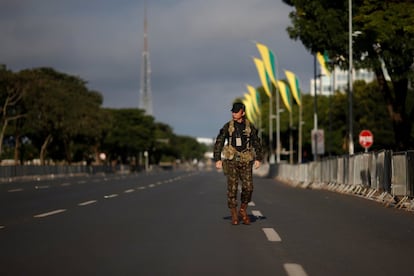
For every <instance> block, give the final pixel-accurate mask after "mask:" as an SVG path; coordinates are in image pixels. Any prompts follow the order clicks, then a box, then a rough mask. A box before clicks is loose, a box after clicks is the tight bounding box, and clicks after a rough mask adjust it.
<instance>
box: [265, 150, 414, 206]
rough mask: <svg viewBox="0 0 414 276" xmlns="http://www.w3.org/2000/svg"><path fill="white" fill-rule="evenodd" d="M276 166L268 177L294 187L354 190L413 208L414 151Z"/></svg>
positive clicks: (361, 155) (370, 153) (383, 151)
mask: <svg viewBox="0 0 414 276" xmlns="http://www.w3.org/2000/svg"><path fill="white" fill-rule="evenodd" d="M276 167H277V168H276V169H275V170H274V175H271V177H275V178H277V179H279V180H282V181H286V182H288V183H291V184H292V185H295V186H302V187H312V188H327V189H331V190H336V191H340V192H348V193H354V194H358V195H362V196H367V197H369V198H377V199H378V200H380V201H382V202H385V203H386V204H389V205H390V204H395V206H397V207H399V208H402V207H409V209H410V210H411V209H414V200H413V197H414V151H405V152H392V151H389V150H382V151H378V152H368V153H358V154H355V155H352V156H337V157H327V158H322V159H321V160H319V161H314V162H309V163H304V164H293V165H291V164H287V163H281V164H277V165H276ZM407 205H408V206H407Z"/></svg>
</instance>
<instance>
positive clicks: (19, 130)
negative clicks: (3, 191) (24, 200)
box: [0, 66, 206, 165]
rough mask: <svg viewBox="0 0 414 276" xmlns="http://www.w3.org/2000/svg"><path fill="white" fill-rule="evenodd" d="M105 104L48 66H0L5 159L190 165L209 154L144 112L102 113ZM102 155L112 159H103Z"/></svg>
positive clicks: (1, 134)
mask: <svg viewBox="0 0 414 276" xmlns="http://www.w3.org/2000/svg"><path fill="white" fill-rule="evenodd" d="M102 103H103V98H102V95H101V94H100V93H99V92H98V91H91V90H89V89H88V87H87V83H86V81H84V80H83V79H81V78H79V77H76V76H72V75H69V74H66V73H62V72H59V71H56V70H54V69H53V68H46V67H42V68H34V69H26V70H22V71H19V72H12V71H10V70H7V68H6V67H5V66H3V67H0V114H1V121H0V130H1V132H0V145H4V144H6V145H7V147H6V148H5V150H3V148H2V147H0V156H1V158H14V160H15V162H16V163H18V162H20V163H24V162H25V161H29V160H32V159H36V157H38V158H39V160H40V162H41V163H42V164H44V163H45V162H47V161H52V162H65V163H72V162H79V161H84V162H88V163H90V162H92V161H95V162H108V161H109V162H112V161H116V162H121V163H124V164H125V163H129V164H135V165H140V164H139V163H140V159H141V156H142V154H143V153H144V152H148V153H150V158H151V159H150V160H151V162H152V163H158V162H159V161H160V160H162V159H169V160H176V159H181V160H185V161H187V160H192V159H193V158H198V157H200V156H202V155H203V154H204V151H205V150H206V149H205V148H204V147H203V146H202V145H200V144H198V142H197V141H196V139H195V138H192V137H186V136H179V135H175V134H174V133H173V130H172V128H171V127H170V126H168V125H165V124H162V123H158V122H155V120H154V118H153V117H152V116H147V115H145V114H144V111H143V110H140V109H138V108H137V109H134V108H125V109H110V108H103V107H102V106H101V105H102ZM5 137H7V139H6V141H7V143H3V140H4V138H5ZM13 148H14V150H13ZM100 153H105V156H108V159H106V160H101V159H100V157H99V156H100Z"/></svg>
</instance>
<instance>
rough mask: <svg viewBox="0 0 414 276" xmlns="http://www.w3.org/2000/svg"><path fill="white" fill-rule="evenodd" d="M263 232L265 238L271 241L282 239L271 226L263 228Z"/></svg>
mask: <svg viewBox="0 0 414 276" xmlns="http://www.w3.org/2000/svg"><path fill="white" fill-rule="evenodd" d="M263 232H264V233H265V235H266V237H267V239H268V240H269V241H271V242H280V241H282V239H281V238H280V236H279V234H278V233H277V232H276V231H275V230H274V229H273V228H263Z"/></svg>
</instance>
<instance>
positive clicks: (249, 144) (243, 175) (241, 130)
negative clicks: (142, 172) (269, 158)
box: [214, 119, 262, 208]
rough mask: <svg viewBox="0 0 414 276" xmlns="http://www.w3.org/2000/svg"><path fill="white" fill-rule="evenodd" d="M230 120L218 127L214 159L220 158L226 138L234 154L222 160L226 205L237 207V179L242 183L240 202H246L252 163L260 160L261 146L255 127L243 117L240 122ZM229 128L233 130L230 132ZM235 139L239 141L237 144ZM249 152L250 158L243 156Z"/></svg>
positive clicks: (250, 187) (249, 187)
mask: <svg viewBox="0 0 414 276" xmlns="http://www.w3.org/2000/svg"><path fill="white" fill-rule="evenodd" d="M232 121H233V120H232ZM232 121H230V122H227V123H226V124H225V125H224V126H223V127H222V128H221V129H220V132H219V134H218V135H217V138H216V142H215V145H214V161H219V160H221V153H222V151H223V147H224V145H225V142H226V140H227V141H228V145H231V146H232V149H233V151H234V156H232V158H231V160H229V159H228V157H227V158H226V156H225V160H223V170H224V171H225V174H226V176H227V205H228V207H229V208H235V207H237V188H238V181H239V180H240V181H241V184H242V192H241V203H242V204H243V203H244V204H247V203H249V202H250V201H251V198H252V193H253V173H252V168H253V163H254V160H259V161H261V160H262V146H261V142H260V138H259V137H258V134H257V129H256V128H255V127H254V126H253V125H252V124H251V123H250V122H248V121H247V119H244V120H243V122H242V123H238V122H237V121H233V123H232ZM233 125H234V127H233ZM247 126H248V127H247ZM229 129H230V130H233V131H232V133H231V132H230V131H229ZM237 141H239V143H238V144H237ZM240 142H241V143H240ZM249 152H251V153H252V155H251V159H250V160H249V159H247V158H245V157H244V156H245V155H244V154H245V153H249Z"/></svg>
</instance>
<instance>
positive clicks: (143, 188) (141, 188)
mask: <svg viewBox="0 0 414 276" xmlns="http://www.w3.org/2000/svg"><path fill="white" fill-rule="evenodd" d="M146 188H147V187H138V190H145V189H146Z"/></svg>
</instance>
